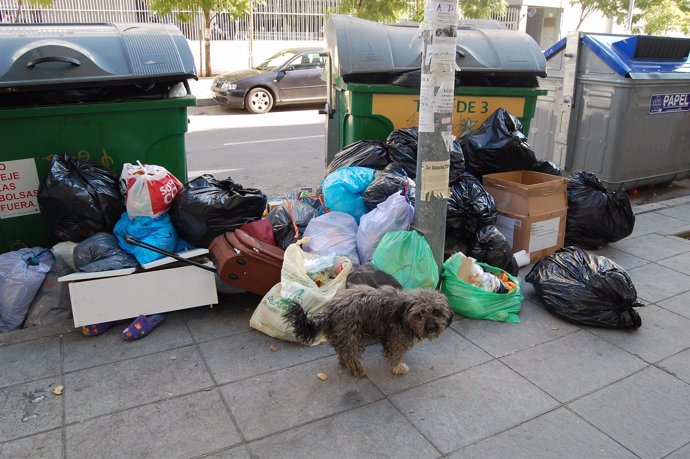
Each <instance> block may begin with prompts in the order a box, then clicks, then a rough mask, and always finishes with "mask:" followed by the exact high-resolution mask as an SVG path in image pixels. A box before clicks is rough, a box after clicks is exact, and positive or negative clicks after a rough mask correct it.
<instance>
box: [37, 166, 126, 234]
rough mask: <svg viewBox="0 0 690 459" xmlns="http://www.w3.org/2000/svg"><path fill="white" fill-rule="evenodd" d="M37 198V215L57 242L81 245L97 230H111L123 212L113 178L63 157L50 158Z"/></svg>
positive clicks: (102, 170) (108, 174)
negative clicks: (78, 243)
mask: <svg viewBox="0 0 690 459" xmlns="http://www.w3.org/2000/svg"><path fill="white" fill-rule="evenodd" d="M37 199H38V207H39V209H40V210H41V215H43V217H44V218H45V219H46V220H47V222H48V226H49V227H50V229H51V230H52V231H53V234H55V237H56V238H58V239H59V240H60V241H72V242H81V241H83V240H84V239H86V238H87V237H89V236H91V235H92V234H94V233H97V232H99V231H112V229H113V227H114V226H115V223H117V221H118V220H119V219H120V215H122V213H123V212H124V211H125V204H124V200H123V198H122V194H121V193H120V186H119V184H118V179H117V177H115V176H114V175H113V174H112V173H111V172H110V171H108V170H107V169H105V168H103V167H101V166H96V165H94V164H90V163H87V162H84V161H78V160H73V159H70V158H69V157H68V156H67V155H66V154H64V155H61V156H58V155H53V156H51V158H50V168H49V170H48V175H46V177H45V178H44V179H43V180H42V181H41V183H40V185H39V187H38V195H37Z"/></svg>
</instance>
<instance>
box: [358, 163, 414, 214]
mask: <svg viewBox="0 0 690 459" xmlns="http://www.w3.org/2000/svg"><path fill="white" fill-rule="evenodd" d="M413 186H414V183H412V184H411V183H410V179H408V178H407V174H406V173H405V170H404V169H402V167H401V166H400V164H399V163H390V164H389V165H388V166H386V168H385V169H383V170H381V171H376V173H375V174H374V180H372V181H371V183H370V184H369V186H368V187H367V188H366V190H364V195H363V197H364V205H366V206H367V209H370V210H371V209H375V208H376V206H378V205H379V204H381V203H382V202H383V201H385V200H386V199H388V197H389V196H390V195H392V194H394V193H399V192H401V191H403V192H404V193H405V195H406V196H408V197H409V195H410V191H411V190H412V188H413Z"/></svg>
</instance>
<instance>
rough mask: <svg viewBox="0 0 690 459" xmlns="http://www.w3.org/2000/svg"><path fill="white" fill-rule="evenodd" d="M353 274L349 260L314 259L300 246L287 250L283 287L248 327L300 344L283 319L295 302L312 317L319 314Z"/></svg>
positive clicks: (258, 309) (264, 301) (275, 290)
mask: <svg viewBox="0 0 690 459" xmlns="http://www.w3.org/2000/svg"><path fill="white" fill-rule="evenodd" d="M350 271H352V261H351V260H350V259H349V258H347V257H339V256H334V255H332V254H331V255H330V256H321V255H314V254H310V253H307V252H305V251H304V250H302V248H301V247H300V245H299V244H292V245H290V247H288V248H287V250H285V257H284V259H283V267H282V269H281V272H280V283H278V284H276V285H275V286H274V287H273V288H272V289H271V290H270V291H269V292H268V293H267V294H266V295H264V297H263V298H262V300H261V302H260V303H259V305H258V306H257V307H256V309H255V310H254V314H252V317H251V319H250V321H249V325H250V326H251V327H252V328H254V329H255V330H258V331H260V332H262V333H265V334H267V335H269V336H272V337H274V338H278V339H283V340H286V341H293V342H295V341H297V340H296V338H295V335H294V332H293V328H292V326H291V325H289V324H288V323H287V322H285V318H284V317H283V314H284V313H285V312H286V311H287V310H288V309H290V307H291V306H292V302H295V303H297V304H300V305H301V306H302V308H303V309H304V310H305V311H306V312H308V313H309V314H310V315H311V314H316V313H318V311H319V310H320V309H321V308H322V307H323V306H324V305H325V304H326V303H327V302H328V300H330V299H331V298H333V296H334V295H335V293H336V292H337V291H338V290H340V289H341V288H345V285H346V282H347V277H348V275H349V274H350ZM323 341H324V340H323V339H319V340H317V341H316V342H315V343H314V344H319V343H322V342H323Z"/></svg>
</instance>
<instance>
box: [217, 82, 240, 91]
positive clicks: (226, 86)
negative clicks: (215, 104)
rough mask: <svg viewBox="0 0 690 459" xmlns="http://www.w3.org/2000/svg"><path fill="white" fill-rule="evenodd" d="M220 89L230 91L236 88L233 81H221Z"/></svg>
mask: <svg viewBox="0 0 690 459" xmlns="http://www.w3.org/2000/svg"><path fill="white" fill-rule="evenodd" d="M220 89H222V90H223V91H231V90H233V89H237V85H236V84H235V83H231V82H229V81H225V82H223V84H221V85H220Z"/></svg>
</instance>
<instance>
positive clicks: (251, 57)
mask: <svg viewBox="0 0 690 459" xmlns="http://www.w3.org/2000/svg"><path fill="white" fill-rule="evenodd" d="M247 22H248V24H247V34H248V35H249V36H248V37H247V38H248V39H249V41H248V42H247V44H248V46H249V49H248V52H249V68H253V67H254V2H253V1H252V0H249V20H248V21H247Z"/></svg>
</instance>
